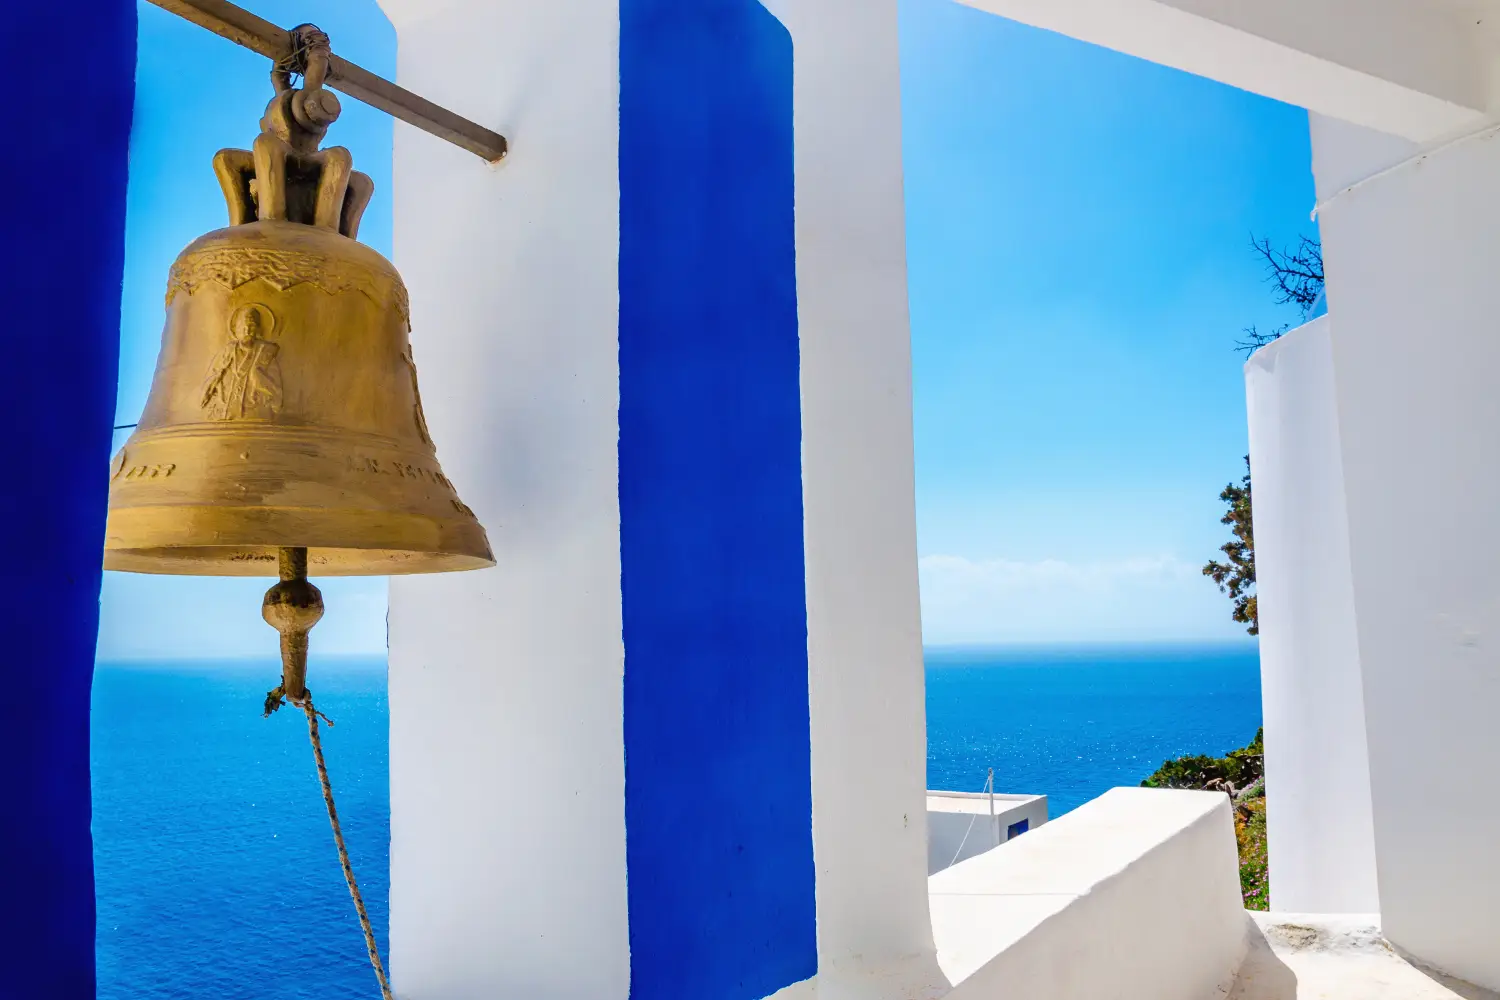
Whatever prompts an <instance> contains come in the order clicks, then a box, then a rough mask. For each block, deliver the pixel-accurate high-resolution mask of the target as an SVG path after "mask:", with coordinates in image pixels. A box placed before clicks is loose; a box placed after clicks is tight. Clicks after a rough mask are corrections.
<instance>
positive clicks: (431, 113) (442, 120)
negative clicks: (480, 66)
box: [151, 0, 507, 163]
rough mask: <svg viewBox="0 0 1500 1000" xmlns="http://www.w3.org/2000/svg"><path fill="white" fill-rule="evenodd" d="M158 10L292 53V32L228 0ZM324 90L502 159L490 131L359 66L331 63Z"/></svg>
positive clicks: (169, 2) (276, 56) (271, 53)
mask: <svg viewBox="0 0 1500 1000" xmlns="http://www.w3.org/2000/svg"><path fill="white" fill-rule="evenodd" d="M151 2H152V3H154V4H155V5H156V6H158V7H160V8H161V9H162V10H165V11H168V12H170V13H173V14H176V15H177V16H178V17H181V18H183V19H185V20H188V21H191V22H193V23H194V24H196V25H198V26H199V27H201V28H207V29H208V30H209V31H212V32H213V33H214V34H216V35H219V36H220V37H222V38H227V39H229V40H230V41H231V42H234V43H235V44H237V45H243V46H244V47H245V48H247V49H249V50H250V51H252V52H258V53H260V54H261V55H263V56H265V57H266V58H268V59H271V60H273V61H277V62H279V61H281V60H283V59H286V58H288V57H289V56H290V55H291V54H292V33H291V32H289V31H286V30H284V29H282V28H279V27H277V26H276V25H274V24H272V23H271V22H270V21H267V20H266V19H265V18H263V17H259V16H257V15H255V14H252V13H250V12H249V11H248V10H245V9H244V8H243V7H239V6H236V5H235V4H232V3H230V2H229V0H151ZM328 69H329V72H328V81H327V86H329V87H331V88H333V89H334V90H338V91H341V92H342V93H345V94H348V95H349V96H350V97H352V98H354V99H355V100H359V101H363V102H364V103H366V104H368V105H370V106H371V107H372V108H378V109H379V110H381V111H384V112H385V113H386V114H389V115H391V116H393V117H395V118H399V119H401V120H402V121H404V122H406V123H408V124H410V125H415V126H416V127H417V128H419V129H421V130H422V131H424V132H429V133H431V134H432V135H435V136H437V137H438V138H439V139H446V140H447V141H449V142H451V143H453V144H454V145H455V146H460V147H462V148H464V149H467V150H468V151H469V152H471V153H474V154H475V155H477V156H479V157H481V158H482V159H484V160H487V161H489V162H490V163H494V162H496V161H498V160H501V159H503V158H504V156H505V153H506V149H507V146H506V142H505V136H503V135H500V134H499V133H498V132H492V131H490V130H489V129H487V128H485V127H484V126H483V125H479V124H477V123H475V122H471V121H469V119H467V118H464V117H462V116H461V115H456V114H454V113H453V112H451V111H449V110H448V109H447V108H444V107H440V106H438V105H436V104H433V103H432V102H431V101H429V100H427V99H426V98H423V97H418V96H417V95H416V94H413V93H412V92H411V91H409V90H407V89H406V88H405V87H400V86H397V85H396V84H394V83H392V82H390V81H389V80H387V79H385V78H383V77H380V76H376V75H375V74H374V73H371V72H370V71H369V70H367V69H365V68H364V67H362V66H358V65H356V64H354V63H352V62H350V61H349V60H347V59H341V58H340V57H339V56H337V55H335V56H333V57H332V59H331V60H330V61H329V67H328Z"/></svg>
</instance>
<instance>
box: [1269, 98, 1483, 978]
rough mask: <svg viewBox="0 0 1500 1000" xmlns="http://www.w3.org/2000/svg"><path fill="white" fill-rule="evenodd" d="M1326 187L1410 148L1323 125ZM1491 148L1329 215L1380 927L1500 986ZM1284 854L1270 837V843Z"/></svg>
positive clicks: (1409, 174) (1448, 965)
mask: <svg viewBox="0 0 1500 1000" xmlns="http://www.w3.org/2000/svg"><path fill="white" fill-rule="evenodd" d="M1313 150H1314V158H1315V167H1316V172H1317V174H1318V186H1319V190H1320V194H1321V195H1322V196H1324V197H1327V196H1328V195H1330V194H1332V193H1333V192H1335V191H1337V190H1339V189H1340V188H1341V187H1342V186H1344V185H1347V184H1349V183H1351V182H1353V181H1355V180H1357V179H1358V178H1359V177H1361V176H1368V175H1370V174H1373V173H1374V172H1375V171H1377V170H1380V169H1383V168H1385V167H1387V166H1390V165H1392V164H1394V163H1395V162H1397V161H1398V160H1400V159H1401V158H1402V157H1403V156H1404V155H1406V153H1407V152H1408V150H1409V147H1408V146H1407V145H1406V144H1404V143H1401V142H1400V141H1398V140H1391V139H1390V138H1389V137H1383V136H1378V135H1373V134H1371V133H1369V132H1366V131H1365V130H1362V129H1359V128H1357V127H1355V126H1352V125H1347V124H1343V123H1339V122H1335V121H1330V120H1326V119H1321V118H1314V120H1313ZM1497 194H1500V144H1497V142H1496V141H1495V140H1494V139H1489V140H1484V141H1474V142H1469V143H1465V144H1462V145H1459V146H1455V147H1452V148H1450V149H1447V150H1446V151H1443V152H1439V153H1436V154H1434V155H1432V156H1430V157H1428V158H1427V159H1425V160H1424V161H1423V162H1422V163H1421V164H1420V165H1417V166H1411V167H1406V168H1403V169H1400V170H1397V171H1395V172H1392V173H1390V174H1387V175H1386V176H1384V177H1381V178H1379V179H1377V180H1374V181H1372V182H1370V183H1368V184H1366V185H1364V186H1362V187H1360V188H1359V189H1358V190H1356V191H1354V192H1352V193H1350V194H1347V195H1343V196H1342V197H1339V198H1338V199H1337V200H1336V201H1334V202H1333V203H1332V204H1331V205H1329V206H1328V207H1327V208H1325V210H1324V211H1323V214H1322V232H1323V238H1324V247H1325V256H1326V261H1327V269H1328V302H1329V311H1330V314H1331V315H1332V316H1333V317H1334V328H1333V360H1334V380H1335V384H1336V386H1337V399H1338V411H1339V430H1340V436H1341V440H1342V455H1343V470H1344V487H1345V493H1346V496H1347V504H1348V519H1349V548H1350V561H1351V566H1352V577H1353V585H1354V607H1355V615H1356V618H1357V621H1358V631H1359V647H1360V661H1361V664H1362V668H1363V671H1364V694H1365V712H1366V730H1367V733H1368V737H1369V748H1370V782H1371V793H1372V800H1373V807H1374V827H1375V849H1376V857H1377V861H1378V867H1379V882H1380V903H1381V916H1382V923H1383V926H1384V929H1385V932H1386V934H1387V936H1388V937H1389V938H1390V940H1391V941H1392V942H1393V943H1394V944H1396V945H1397V946H1398V947H1401V948H1404V949H1406V950H1408V951H1410V952H1412V953H1414V954H1415V955H1416V956H1417V957H1419V958H1420V959H1422V960H1424V961H1426V962H1428V963H1430V964H1432V965H1434V966H1437V967H1438V968H1440V969H1444V970H1445V971H1448V972H1451V973H1453V974H1455V975H1457V976H1460V977H1462V978H1464V979H1468V980H1470V981H1472V982H1475V983H1477V984H1479V985H1481V986H1486V987H1489V988H1497V987H1500V947H1497V946H1496V942H1497V941H1500V906H1497V905H1496V903H1495V887H1496V886H1500V851H1496V849H1495V842H1496V830H1497V829H1500V798H1497V797H1496V796H1495V795H1494V794H1493V792H1492V790H1491V786H1492V785H1493V776H1494V765H1495V762H1496V761H1497V760H1500V726H1497V725H1496V718H1497V716H1500V666H1497V664H1500V575H1497V573H1496V570H1495V567H1496V566H1497V565H1500V533H1497V531H1496V530H1495V514H1496V509H1497V502H1500V500H1497V498H1500V462H1497V460H1496V459H1497V441H1500V387H1497V376H1496V373H1497V372H1500V336H1497V335H1496V316H1500V281H1497V280H1496V268H1497V262H1500V197H1497ZM1273 850H1274V847H1273Z"/></svg>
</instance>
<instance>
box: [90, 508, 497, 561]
mask: <svg viewBox="0 0 1500 1000" xmlns="http://www.w3.org/2000/svg"><path fill="white" fill-rule="evenodd" d="M286 547H296V548H305V549H307V550H308V572H309V573H310V574H311V575H313V576H412V575H417V574H422V573H453V572H462V571H466V570H476V569H485V568H488V567H490V566H493V565H495V556H494V553H493V550H492V549H491V548H490V543H489V537H488V535H487V534H486V533H485V530H484V527H483V526H482V525H481V524H480V523H479V522H478V521H477V520H475V519H474V518H473V516H472V514H470V515H468V516H463V515H460V516H457V517H452V516H450V517H433V516H431V515H428V514H420V513H415V512H411V511H397V510H389V509H385V510H382V509H370V508H363V507H357V506H356V507H315V508H312V507H287V506H220V505H215V504H207V505H205V504H182V505H177V504H156V505H149V506H128V507H114V508H111V510H110V512H109V518H108V521H107V522H106V524H105V531H104V568H105V569H107V570H115V571H119V572H124V573H149V574H159V575H165V576H260V577H267V576H276V575H278V559H277V555H278V553H279V552H280V551H281V549H282V548H286Z"/></svg>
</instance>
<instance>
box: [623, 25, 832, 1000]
mask: <svg viewBox="0 0 1500 1000" xmlns="http://www.w3.org/2000/svg"><path fill="white" fill-rule="evenodd" d="M620 29H621V30H620V446H619V457H620V517H621V528H620V530H621V539H620V550H621V563H622V565H621V585H622V589H623V593H624V627H625V632H624V635H625V720H624V721H625V796H626V798H625V818H626V827H627V859H628V864H629V902H630V968H631V996H632V998H633V1000H683V998H686V997H691V998H693V1000H759V998H761V997H764V996H767V995H769V994H771V993H774V992H775V991H776V990H777V989H779V988H781V987H783V986H786V985H789V984H791V983H793V982H796V981H799V980H802V979H805V978H807V977H809V976H811V975H813V974H814V973H815V972H816V970H817V944H816V933H815V931H816V928H815V908H814V896H813V892H814V869H813V855H812V790H811V770H810V750H809V732H808V729H809V726H808V700H807V611H806V589H805V580H804V566H803V552H802V484H801V416H800V396H799V356H798V341H797V304H796V280H795V231H794V221H793V157H792V44H791V38H790V37H789V35H788V34H787V32H786V31H785V29H784V28H782V26H781V25H780V23H779V22H777V21H776V20H775V19H774V18H773V17H772V16H771V15H770V14H768V13H767V12H766V11H765V9H764V8H763V7H762V6H761V5H760V3H759V2H758V0H622V2H621V5H620Z"/></svg>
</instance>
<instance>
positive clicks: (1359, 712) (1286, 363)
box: [1245, 316, 1380, 913]
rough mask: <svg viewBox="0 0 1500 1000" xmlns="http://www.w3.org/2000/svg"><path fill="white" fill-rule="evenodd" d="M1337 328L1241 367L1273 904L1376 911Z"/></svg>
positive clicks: (1317, 325)
mask: <svg viewBox="0 0 1500 1000" xmlns="http://www.w3.org/2000/svg"><path fill="white" fill-rule="evenodd" d="M1330 323H1331V320H1330V319H1329V317H1326V316H1325V317H1323V318H1322V319H1317V320H1314V321H1313V322H1311V323H1309V324H1307V325H1306V326H1303V327H1301V328H1299V329H1296V330H1293V331H1291V332H1290V333H1288V334H1287V335H1285V336H1284V337H1282V338H1281V339H1279V340H1277V341H1275V342H1274V343H1272V344H1269V345H1268V346H1266V347H1263V348H1261V349H1260V350H1259V351H1257V352H1256V353H1255V355H1254V356H1253V357H1251V358H1250V360H1249V362H1248V363H1246V365H1245V390H1246V393H1245V394H1246V402H1247V403H1248V409H1249V416H1250V464H1251V466H1252V473H1253V479H1254V483H1255V571H1256V590H1257V593H1258V594H1259V609H1260V676H1261V699H1262V702H1263V704H1264V718H1265V727H1266V732H1265V742H1266V796H1267V799H1268V806H1267V809H1266V822H1267V825H1268V834H1269V840H1270V864H1271V906H1272V907H1273V908H1275V909H1277V910H1282V911H1286V912H1292V913H1375V912H1377V911H1378V910H1379V909H1380V897H1379V893H1378V891H1377V889H1376V884H1375V835H1374V830H1373V827H1372V820H1371V818H1370V764H1369V756H1368V752H1367V749H1366V741H1365V709H1364V692H1363V688H1362V686H1361V680H1360V672H1359V643H1358V640H1357V637H1356V633H1355V620H1354V590H1353V582H1352V581H1351V579H1350V576H1349V525H1348V520H1347V517H1346V515H1345V506H1344V477H1343V463H1342V461H1341V460H1340V456H1339V427H1338V410H1337V405H1336V404H1335V401H1334V381H1333V350H1332V345H1331V343H1330V332H1331V326H1330Z"/></svg>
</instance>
